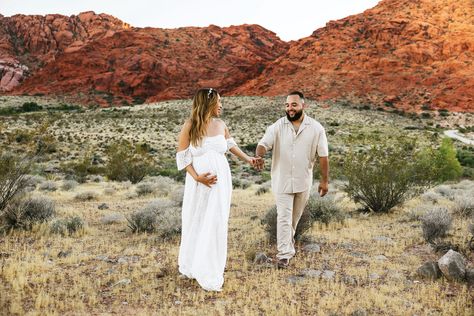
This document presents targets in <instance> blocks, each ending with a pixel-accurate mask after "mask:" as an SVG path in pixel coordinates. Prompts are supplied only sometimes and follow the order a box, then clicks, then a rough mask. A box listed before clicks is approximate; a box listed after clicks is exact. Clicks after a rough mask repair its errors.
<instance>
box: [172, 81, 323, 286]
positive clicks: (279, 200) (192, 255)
mask: <svg viewBox="0 0 474 316" xmlns="http://www.w3.org/2000/svg"><path fill="white" fill-rule="evenodd" d="M305 108H306V105H305V102H304V96H303V94H302V93H301V92H299V91H294V92H291V93H290V94H288V96H287V98H286V103H285V112H286V116H284V117H282V118H280V119H279V120H277V121H276V122H275V123H274V124H272V125H271V126H269V127H268V128H267V130H266V132H265V135H264V136H263V138H262V139H261V140H260V141H259V143H258V145H257V149H256V153H255V157H249V156H248V155H247V154H245V153H244V152H243V151H242V150H240V148H239V147H238V146H237V144H236V142H235V141H234V140H233V138H232V137H231V136H230V133H229V129H228V128H227V126H226V124H225V123H224V122H223V121H222V120H221V119H219V116H220V115H221V113H222V103H221V97H220V95H219V93H218V92H217V91H216V90H215V89H212V88H210V89H200V90H198V91H197V93H196V94H195V96H194V99H193V106H192V111H191V117H190V118H189V119H188V120H187V121H186V122H185V124H184V125H183V128H182V130H181V133H180V135H179V141H178V149H177V153H176V162H177V166H178V169H179V170H182V169H185V170H186V180H185V188H184V198H183V205H182V233H181V245H180V249H179V257H178V265H179V272H180V273H182V274H183V275H185V276H186V277H188V278H193V279H196V280H197V282H198V283H199V285H200V286H201V287H202V288H203V289H205V290H208V291H221V290H222V285H223V283H224V269H225V264H226V259H227V231H228V220H229V211H230V204H231V195H232V178H231V173H230V168H229V164H228V162H227V158H226V156H225V153H226V152H227V151H230V152H231V153H233V154H234V155H236V156H237V157H239V158H240V159H242V160H243V161H245V162H247V163H249V164H250V165H252V166H253V167H255V168H256V169H257V170H262V169H263V166H264V164H263V158H262V157H263V156H264V155H265V154H266V153H267V152H268V151H271V152H272V164H271V184H272V185H271V187H272V192H273V194H274V197H275V202H276V205H277V250H278V254H277V255H276V258H275V261H276V264H277V266H278V267H280V268H285V267H287V266H288V264H289V261H290V259H291V258H292V257H293V256H294V255H295V244H294V238H293V237H294V234H295V230H296V226H297V224H298V221H299V219H300V217H301V214H302V213H303V210H304V208H305V206H306V203H307V201H308V198H309V194H310V189H311V186H312V183H313V166H314V164H315V162H316V159H319V165H320V169H321V181H320V184H319V187H318V192H319V194H320V195H321V196H324V195H325V194H326V193H327V192H328V173H329V161H328V143H327V138H326V133H325V130H324V128H323V126H322V125H321V124H320V123H319V122H317V121H316V120H314V119H312V118H310V117H309V116H308V115H306V114H305V113H304V109H305Z"/></svg>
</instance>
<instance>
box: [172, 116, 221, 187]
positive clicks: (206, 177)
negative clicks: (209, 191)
mask: <svg viewBox="0 0 474 316" xmlns="http://www.w3.org/2000/svg"><path fill="white" fill-rule="evenodd" d="M190 129H191V121H189V120H187V121H186V122H185V123H184V125H183V127H182V128H181V132H180V133H179V138H178V148H177V152H180V151H183V150H186V149H187V148H188V147H189V144H190V141H189V131H190ZM185 169H186V172H188V173H189V174H190V175H191V176H192V177H193V179H194V180H195V181H197V182H200V183H202V184H204V185H206V186H208V187H211V185H213V184H215V183H216V182H217V176H216V175H213V176H210V173H209V172H207V173H203V174H200V175H198V174H197V172H196V170H194V167H193V165H192V164H189V165H187V166H186V168H185Z"/></svg>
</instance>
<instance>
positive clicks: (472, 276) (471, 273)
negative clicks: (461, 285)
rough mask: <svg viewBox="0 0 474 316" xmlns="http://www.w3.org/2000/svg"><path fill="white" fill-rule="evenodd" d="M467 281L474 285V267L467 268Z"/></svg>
mask: <svg viewBox="0 0 474 316" xmlns="http://www.w3.org/2000/svg"><path fill="white" fill-rule="evenodd" d="M466 282H467V284H468V285H469V286H474V269H467V270H466Z"/></svg>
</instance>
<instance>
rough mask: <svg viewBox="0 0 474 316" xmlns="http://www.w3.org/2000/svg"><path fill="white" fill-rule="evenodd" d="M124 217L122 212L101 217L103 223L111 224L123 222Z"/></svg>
mask: <svg viewBox="0 0 474 316" xmlns="http://www.w3.org/2000/svg"><path fill="white" fill-rule="evenodd" d="M123 220H124V217H123V215H122V214H109V215H105V216H103V217H102V218H101V219H100V222H101V223H102V224H103V225H111V224H117V223H121V222H123Z"/></svg>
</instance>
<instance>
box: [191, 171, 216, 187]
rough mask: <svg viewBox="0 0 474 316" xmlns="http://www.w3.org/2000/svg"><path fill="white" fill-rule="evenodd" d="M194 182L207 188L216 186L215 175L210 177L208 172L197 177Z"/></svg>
mask: <svg viewBox="0 0 474 316" xmlns="http://www.w3.org/2000/svg"><path fill="white" fill-rule="evenodd" d="M196 181H197V182H199V183H202V184H204V185H205V186H207V187H209V188H210V187H211V185H213V184H216V182H217V176H216V175H211V173H210V172H207V173H203V174H200V175H198V176H197V178H196Z"/></svg>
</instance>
